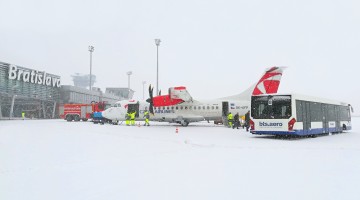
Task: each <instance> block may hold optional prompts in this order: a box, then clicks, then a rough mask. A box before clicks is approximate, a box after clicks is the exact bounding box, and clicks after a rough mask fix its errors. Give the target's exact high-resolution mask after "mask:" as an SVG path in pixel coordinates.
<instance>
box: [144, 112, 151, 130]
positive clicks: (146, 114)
mask: <svg viewBox="0 0 360 200" xmlns="http://www.w3.org/2000/svg"><path fill="white" fill-rule="evenodd" d="M144 118H145V124H144V126H150V124H149V118H150V114H149V112H148V111H147V110H145V112H144Z"/></svg>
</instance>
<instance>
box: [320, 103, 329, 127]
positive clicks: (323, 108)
mask: <svg viewBox="0 0 360 200" xmlns="http://www.w3.org/2000/svg"><path fill="white" fill-rule="evenodd" d="M321 111H322V116H323V117H322V124H323V125H322V127H323V129H324V130H323V133H328V132H329V118H328V112H327V106H326V104H321Z"/></svg>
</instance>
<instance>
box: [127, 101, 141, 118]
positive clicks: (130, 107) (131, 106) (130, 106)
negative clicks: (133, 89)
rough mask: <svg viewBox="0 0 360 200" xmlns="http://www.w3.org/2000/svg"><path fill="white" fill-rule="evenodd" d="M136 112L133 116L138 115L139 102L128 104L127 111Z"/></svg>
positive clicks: (136, 116)
mask: <svg viewBox="0 0 360 200" xmlns="http://www.w3.org/2000/svg"><path fill="white" fill-rule="evenodd" d="M134 111H135V112H136V114H135V118H138V117H139V102H138V103H136V104H128V113H132V112H134Z"/></svg>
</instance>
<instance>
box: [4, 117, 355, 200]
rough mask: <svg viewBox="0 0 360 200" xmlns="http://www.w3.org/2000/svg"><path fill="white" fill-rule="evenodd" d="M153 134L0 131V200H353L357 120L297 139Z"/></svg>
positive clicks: (226, 132)
mask: <svg viewBox="0 0 360 200" xmlns="http://www.w3.org/2000/svg"><path fill="white" fill-rule="evenodd" d="M152 124H153V126H150V127H143V126H141V127H137V126H136V127H126V126H113V125H95V124H92V123H90V122H78V123H76V122H71V123H69V122H66V121H64V120H25V121H22V120H16V121H0V199H1V200H15V199H16V200H24V199H26V200H48V199H51V200H57V199H59V200H64V199H67V200H69V199H81V200H93V199H96V200H98V199H99V200H100V199H101V200H112V199H114V200H115V199H116V200H119V199H120V200H126V199H156V200H159V199H171V200H174V199H179V200H180V199H181V200H183V199H197V200H198V199H216V200H219V199H236V200H238V199H262V200H263V199H301V200H303V199H317V200H318V199H327V200H328V199H354V200H355V199H356V200H358V199H360V129H359V127H360V118H353V128H354V130H352V131H350V132H348V133H343V134H336V135H330V136H323V137H317V138H303V139H276V138H274V137H271V136H270V137H269V136H255V135H251V134H250V133H247V132H246V131H245V130H243V129H240V130H236V129H235V130H233V129H228V128H224V127H222V126H216V125H213V124H208V123H196V124H190V126H189V127H179V133H178V134H176V133H175V128H176V127H177V126H174V125H170V126H169V125H168V124H167V123H165V124H162V123H158V124H157V125H154V123H152Z"/></svg>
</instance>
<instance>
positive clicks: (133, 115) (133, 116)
mask: <svg viewBox="0 0 360 200" xmlns="http://www.w3.org/2000/svg"><path fill="white" fill-rule="evenodd" d="M135 115H136V111H134V112H132V113H131V114H130V116H131V126H135Z"/></svg>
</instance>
